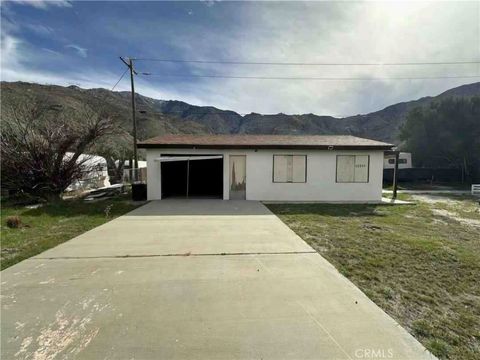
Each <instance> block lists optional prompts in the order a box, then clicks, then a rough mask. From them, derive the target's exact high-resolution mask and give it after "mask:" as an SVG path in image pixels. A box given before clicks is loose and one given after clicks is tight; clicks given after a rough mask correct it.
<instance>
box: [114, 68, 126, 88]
mask: <svg viewBox="0 0 480 360" xmlns="http://www.w3.org/2000/svg"><path fill="white" fill-rule="evenodd" d="M127 71H128V68H126V69H125V71H124V72H123V74H122V76H120V79H118V81H117V82H116V83H115V85H113V87H112V89H111V90H110V91H113V90H114V89H115V88H116V87H117V85H118V83H119V82H120V81H122V79H123V77H124V76H125V74H126V73H127Z"/></svg>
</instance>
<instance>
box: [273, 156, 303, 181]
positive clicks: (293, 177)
mask: <svg viewBox="0 0 480 360" xmlns="http://www.w3.org/2000/svg"><path fill="white" fill-rule="evenodd" d="M306 174H307V156H306V155H273V182H279V183H304V182H306V181H307V179H306Z"/></svg>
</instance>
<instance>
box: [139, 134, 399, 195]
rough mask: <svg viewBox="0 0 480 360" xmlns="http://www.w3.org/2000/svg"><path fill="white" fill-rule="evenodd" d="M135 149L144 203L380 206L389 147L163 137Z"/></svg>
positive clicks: (312, 139) (352, 141)
mask: <svg viewBox="0 0 480 360" xmlns="http://www.w3.org/2000/svg"><path fill="white" fill-rule="evenodd" d="M138 147H139V148H143V149H146V153H147V167H148V174H147V192H148V199H149V200H159V199H164V198H177V197H180V198H219V199H225V200H228V199H244V200H261V201H299V202H305V201H315V202H344V203H354V202H372V203H379V202H381V198H382V180H383V179H382V178H383V159H384V151H387V150H391V149H392V147H393V145H392V144H387V143H384V142H380V141H375V140H369V139H363V138H359V137H354V136H343V135H342V136H337V135H333V136H330V135H315V136H297V135H162V136H158V137H155V138H152V139H149V140H146V141H142V142H140V143H139V144H138Z"/></svg>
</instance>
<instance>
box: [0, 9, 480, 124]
mask: <svg viewBox="0 0 480 360" xmlns="http://www.w3.org/2000/svg"><path fill="white" fill-rule="evenodd" d="M247 5H248V6H243V5H238V3H227V2H225V3H223V2H222V3H219V4H216V5H215V7H214V8H213V9H211V10H209V12H210V11H217V10H218V9H223V10H224V11H225V12H230V13H231V11H232V10H233V9H234V10H236V11H235V17H236V18H237V19H240V20H239V22H238V24H233V25H232V27H230V24H228V25H227V24H225V31H218V28H215V27H212V26H211V24H209V23H194V22H193V21H192V22H188V23H185V24H180V23H178V22H175V21H176V20H175V19H172V20H171V22H170V23H168V24H166V25H165V31H163V32H162V34H163V36H164V37H165V38H168V42H169V45H171V46H175V47H176V49H177V50H178V52H179V54H180V57H181V58H183V59H219V58H221V59H230V60H238V61H279V62H329V63H332V62H355V63H364V62H367V63H371V62H422V61H428V62H431V61H438V62H440V61H452V60H477V61H478V60H479V59H480V39H479V33H478V23H479V20H480V19H479V16H480V15H479V13H478V8H477V4H475V3H463V2H455V3H453V2H451V3H433V2H425V3H424V2H422V3H413V2H405V3H403V2H402V3H391V2H389V3H370V2H369V3H354V4H352V3H249V4H247ZM219 18H220V16H219ZM230 18H231V16H230ZM121 26H122V30H123V31H122V32H119V31H116V30H118V29H115V31H112V33H115V34H119V35H118V36H121V37H125V38H126V39H125V41H133V40H132V39H134V40H138V39H141V40H142V41H145V42H146V43H148V41H154V40H157V39H158V33H156V32H155V31H152V29H155V28H154V24H152V23H147V21H138V20H137V19H130V22H129V21H128V20H125V21H124V22H122V23H121ZM2 28H3V29H6V28H8V27H6V26H5V25H4V24H2ZM12 33H13V34H15V33H14V32H9V31H3V32H2V55H1V59H2V62H1V68H2V79H3V80H7V81H16V80H22V81H34V82H39V83H55V84H59V85H71V84H76V85H78V86H81V87H86V88H91V87H105V88H111V86H113V84H115V82H116V81H117V80H118V77H119V76H120V73H121V71H119V74H116V73H115V72H113V71H101V70H95V69H90V70H88V69H85V67H83V68H82V69H85V70H82V72H79V71H78V70H76V71H75V72H73V71H72V72H68V73H61V74H59V73H55V72H49V71H46V70H34V69H33V68H32V67H30V66H29V63H30V60H31V59H32V58H34V57H35V56H39V55H38V54H36V53H35V52H33V51H32V50H30V49H29V48H28V44H25V43H24V42H22V41H21V40H20V39H19V38H18V37H16V36H12ZM134 36H137V37H138V38H134ZM129 37H130V38H129ZM123 40H124V39H122V41H123ZM67 47H68V48H71V49H73V50H74V51H76V53H77V54H78V55H79V56H82V57H86V56H87V49H85V48H83V47H80V46H78V45H76V44H70V45H67ZM44 50H45V53H48V52H50V51H52V50H51V49H44ZM151 55H152V56H153V57H154V56H155V54H151ZM159 56H161V55H159ZM142 66H145V71H152V72H155V69H156V67H155V66H156V65H155V64H153V63H150V64H149V63H144V64H142ZM163 66H164V69H167V71H170V70H171V71H172V72H173V71H176V69H175V67H174V66H173V65H172V64H163ZM167 66H171V67H167ZM191 71H192V72H193V73H195V74H229V75H247V76H283V77H285V76H301V77H306V76H315V77H417V76H437V75H438V76H440V75H442V76H443V75H471V74H476V75H479V76H480V68H479V66H478V65H461V66H454V65H442V66H438V65H437V66H383V67H380V66H351V67H350V66H349V67H343V66H326V67H313V66H291V67H290V66H253V65H218V64H215V65H214V64H192V68H191ZM156 80H159V81H158V82H156ZM164 80H167V81H164ZM183 80H184V81H181V82H178V83H171V79H170V78H166V79H162V78H160V79H158V78H154V77H152V78H151V79H148V78H145V79H142V78H141V77H139V78H138V79H137V86H136V88H137V91H138V92H139V93H141V94H144V95H147V96H151V97H154V98H161V99H178V100H183V101H186V102H190V103H193V104H198V105H212V106H217V107H219V108H224V109H232V110H235V111H238V112H241V113H249V112H259V113H279V112H283V113H316V114H322V115H323V114H326V115H339V116H344V115H351V114H357V113H366V112H370V111H375V110H379V109H380V108H383V107H385V106H388V105H390V104H393V103H397V102H400V101H407V100H411V99H415V98H419V97H422V96H427V95H436V94H438V93H440V92H442V91H445V90H447V89H449V88H452V87H455V86H459V85H461V84H464V83H471V82H474V81H479V80H480V78H478V79H450V80H378V81H302V80H296V81H287V80H245V79H200V80H199V79H195V81H194V80H192V79H183ZM116 90H129V84H128V81H125V80H124V81H122V83H121V84H120V85H119V86H118V87H117V89H116Z"/></svg>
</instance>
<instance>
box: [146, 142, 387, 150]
mask: <svg viewBox="0 0 480 360" xmlns="http://www.w3.org/2000/svg"><path fill="white" fill-rule="evenodd" d="M137 146H138V148H141V149H172V148H180V149H291V150H382V151H387V150H392V148H393V147H394V146H395V145H392V144H385V145H266V144H263V145H237V144H232V145H218V144H209V145H205V144H196V145H194V144H151V143H139V144H138V145H137Z"/></svg>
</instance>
